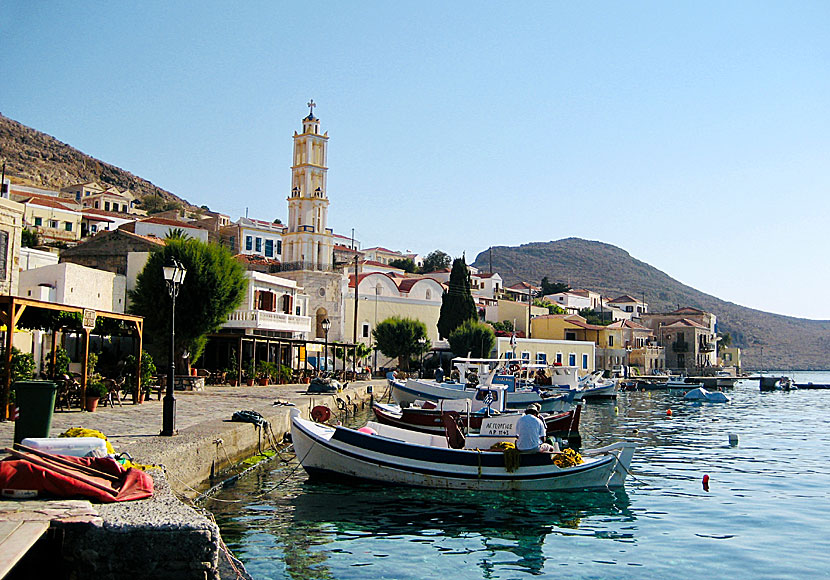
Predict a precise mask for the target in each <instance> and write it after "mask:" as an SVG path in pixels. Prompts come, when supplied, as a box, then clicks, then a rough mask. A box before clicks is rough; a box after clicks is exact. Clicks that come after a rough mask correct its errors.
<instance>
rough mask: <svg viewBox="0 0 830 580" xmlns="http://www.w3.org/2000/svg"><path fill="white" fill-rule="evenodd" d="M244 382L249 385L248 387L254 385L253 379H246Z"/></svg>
mask: <svg viewBox="0 0 830 580" xmlns="http://www.w3.org/2000/svg"><path fill="white" fill-rule="evenodd" d="M245 382H246V383H247V384H248V386H249V387H253V386H254V379H248V380H247V381H245Z"/></svg>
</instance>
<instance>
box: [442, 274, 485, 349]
mask: <svg viewBox="0 0 830 580" xmlns="http://www.w3.org/2000/svg"><path fill="white" fill-rule="evenodd" d="M447 286H448V289H447V291H446V292H444V294H443V296H441V314H440V316H439V317H438V333H439V334H440V335H441V336H449V335H450V333H452V331H453V330H455V329H456V328H458V327H459V326H461V324H462V323H463V322H464V321H466V320H478V311H477V310H476V304H475V302H473V295H472V293H471V292H470V271H469V270H468V269H467V264H466V263H465V262H464V258H456V259H455V260H454V261H453V263H452V271H451V272H450V280H449V282H448V283H447Z"/></svg>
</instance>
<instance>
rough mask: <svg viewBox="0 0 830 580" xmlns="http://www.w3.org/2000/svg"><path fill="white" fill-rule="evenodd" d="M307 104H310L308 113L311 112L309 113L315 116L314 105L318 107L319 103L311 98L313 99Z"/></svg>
mask: <svg viewBox="0 0 830 580" xmlns="http://www.w3.org/2000/svg"><path fill="white" fill-rule="evenodd" d="M307 106H308V114H309V115H311V116H312V117H313V116H314V107H316V106H317V103H315V102H314V99H311V100H310V101H309V102H308V105H307Z"/></svg>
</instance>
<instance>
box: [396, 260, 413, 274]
mask: <svg viewBox="0 0 830 580" xmlns="http://www.w3.org/2000/svg"><path fill="white" fill-rule="evenodd" d="M389 265H390V266H392V267H393V268H400V269H401V270H403V271H404V272H406V273H407V274H412V273H414V272H415V271H416V270H417V269H418V266H416V265H415V262H413V261H412V258H398V259H396V260H391V261H390V262H389Z"/></svg>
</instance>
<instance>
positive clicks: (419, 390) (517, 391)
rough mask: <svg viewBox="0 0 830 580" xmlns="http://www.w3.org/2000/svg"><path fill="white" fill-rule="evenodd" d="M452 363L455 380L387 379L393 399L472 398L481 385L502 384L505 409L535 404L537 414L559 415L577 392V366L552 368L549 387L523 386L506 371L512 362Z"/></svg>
mask: <svg viewBox="0 0 830 580" xmlns="http://www.w3.org/2000/svg"><path fill="white" fill-rule="evenodd" d="M452 362H453V366H454V367H455V369H456V370H457V371H458V373H456V374H457V375H458V377H459V379H458V380H449V381H442V382H438V381H434V380H430V379H419V378H409V379H407V380H406V381H401V380H397V379H390V380H389V386H390V389H391V393H392V397H393V398H394V399H395V401H396V402H397V403H398V404H399V405H401V406H402V407H405V406H408V405H410V404H412V403H414V402H415V401H418V400H421V401H440V400H443V399H473V398H474V397H475V394H476V388H477V386H478V385H480V384H481V385H504V386H505V387H507V393H506V401H505V407H506V408H507V409H514V410H520V409H525V408H527V406H528V405H530V404H531V403H537V404H538V405H539V406H540V407H541V410H540V412H543V413H562V412H564V411H567V410H568V409H569V408H570V405H571V403H573V401H574V396H575V395H576V393H577V376H576V367H555V368H558V369H561V372H560V373H558V374H556V375H554V376H556V377H557V378H556V382H555V383H552V384H550V385H541V386H540V385H534V386H522V383H521V380H518V381H517V375H515V374H511V373H510V372H508V365H509V364H513V365H516V364H517V363H516V361H515V359H471V358H455V359H453V361H452ZM562 387H567V388H562ZM571 387H572V388H571Z"/></svg>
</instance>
